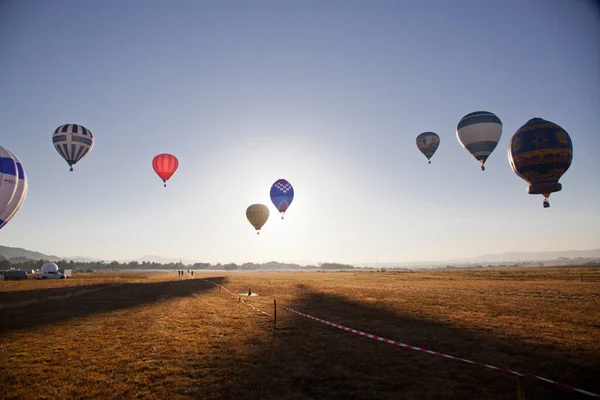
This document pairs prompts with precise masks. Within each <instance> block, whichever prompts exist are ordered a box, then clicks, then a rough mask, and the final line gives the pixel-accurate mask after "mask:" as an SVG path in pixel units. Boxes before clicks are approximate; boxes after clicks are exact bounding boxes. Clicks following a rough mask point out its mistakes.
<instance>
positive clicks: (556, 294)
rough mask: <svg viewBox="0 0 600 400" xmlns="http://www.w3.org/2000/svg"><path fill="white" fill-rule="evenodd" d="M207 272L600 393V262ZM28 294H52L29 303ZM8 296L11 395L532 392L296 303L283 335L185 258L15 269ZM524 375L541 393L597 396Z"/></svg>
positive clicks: (409, 339)
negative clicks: (161, 269) (28, 272)
mask: <svg viewBox="0 0 600 400" xmlns="http://www.w3.org/2000/svg"><path fill="white" fill-rule="evenodd" d="M582 271H584V276H585V281H584V282H579V274H580V273H581V272H582ZM195 275H196V277H197V278H199V277H208V278H210V279H213V280H215V281H216V282H219V283H222V284H223V285H224V286H225V287H227V288H228V289H229V290H231V291H232V292H234V293H240V294H241V293H245V292H247V290H248V288H251V289H252V291H253V293H257V294H258V296H256V297H250V298H247V297H246V298H244V300H245V301H247V302H248V303H251V304H253V305H255V306H257V307H259V308H260V309H262V310H264V311H266V312H268V313H272V311H273V299H274V298H275V299H277V302H278V304H285V305H287V306H289V307H292V308H294V309H296V310H298V311H301V312H306V313H308V314H312V315H314V316H317V317H320V318H323V319H326V320H330V321H333V322H337V323H340V324H342V325H346V326H350V327H352V328H356V329H360V330H364V331H366V332H369V333H373V334H377V335H381V336H384V337H387V338H390V339H395V340H398V341H401V342H404V343H408V344H411V345H415V346H421V347H424V348H427V349H431V350H436V351H440V352H445V353H448V354H452V355H457V356H461V357H464V358H467V359H471V360H474V361H480V362H484V363H489V364H492V365H496V366H499V367H506V368H512V369H516V370H518V371H524V372H532V373H536V374H539V375H541V376H544V377H547V378H550V379H556V380H558V381H561V382H564V383H567V384H572V385H575V386H579V387H582V388H584V389H588V390H591V391H593V392H596V393H597V392H600V380H599V379H598V376H600V329H599V328H600V314H599V311H598V310H600V270H598V269H576V268H573V269H567V268H563V269H561V268H538V269H535V268H531V269H484V270H465V271H443V272H415V273H374V272H331V273H240V272H236V273H228V274H227V276H225V275H223V273H221V274H219V273H203V272H200V271H196V272H195ZM186 278H189V276H187V277H186ZM94 280H96V281H94ZM6 284H9V285H11V286H10V287H9V286H6ZM13 284H18V285H22V286H20V288H17V289H15V287H16V285H15V286H12V285H13ZM115 284H119V285H118V286H117V285H115ZM40 285H43V286H40ZM61 285H62V286H61ZM67 286H68V287H67ZM82 286H83V287H84V288H89V287H93V288H95V289H98V290H95V291H91V292H84V293H80V292H81V290H82ZM56 291H59V292H56ZM44 292H46V293H47V295H46V297H44ZM75 292H77V293H79V294H78V295H76V296H73V295H71V294H72V293H75ZM27 293H29V294H30V295H35V297H36V298H37V299H38V300H37V301H36V302H35V303H32V304H29V305H27V306H21V307H15V306H14V305H15V304H16V302H22V301H23V300H24V299H25V298H26V295H27ZM56 293H59V294H60V295H61V296H62V297H60V296H56ZM48 296H51V297H50V298H51V299H52V300H44V298H48ZM0 300H1V302H0V304H3V305H7V304H12V305H13V307H4V309H0V339H1V344H0V374H1V378H0V379H1V381H0V382H1V384H0V398H2V399H13V398H24V399H57V398H86V399H87V398H111V399H113V398H122V399H130V398H154V399H156V398H160V399H166V398H169V399H171V398H173V399H179V398H181V399H191V398H194V399H195V398H197V399H220V398H237V397H244V398H246V399H326V398H335V399H403V398H406V399H413V398H414V399H429V398H436V399H456V398H461V399H462V398H469V399H514V398H515V397H516V390H515V389H516V379H515V378H514V377H512V376H508V375H506V374H503V373H500V372H496V371H492V370H484V369H481V368H479V367H476V366H473V365H468V364H464V363H460V362H456V361H453V360H448V359H445V358H441V357H436V356H432V355H428V354H423V353H419V352H415V351H411V350H406V349H402V348H398V347H394V346H391V345H389V344H385V343H380V342H376V341H373V340H369V339H366V338H363V337H359V336H356V335H353V334H350V333H347V332H343V331H340V330H338V329H335V328H332V327H328V326H326V325H323V324H320V323H318V322H315V321H312V320H308V319H304V318H301V317H299V316H295V315H293V314H290V313H288V312H286V311H284V310H283V309H281V308H279V309H278V312H277V315H278V330H277V333H276V335H273V334H272V331H271V328H272V321H271V319H270V318H269V317H267V316H264V315H262V314H260V313H258V312H256V311H254V310H252V309H251V308H250V307H247V306H246V305H244V304H243V303H239V302H238V301H237V299H236V298H234V297H233V296H231V295H230V294H228V293H226V292H225V291H222V292H220V291H219V288H218V287H216V286H214V285H213V284H211V283H209V282H207V281H204V280H201V279H179V278H178V277H177V274H176V273H137V274H136V273H102V274H97V275H96V276H90V277H85V278H84V277H81V276H80V277H77V276H76V277H74V278H73V279H72V280H69V279H67V280H65V281H47V282H41V281H26V282H0ZM523 384H524V390H525V394H526V396H527V398H533V399H538V398H544V399H546V398H548V399H563V398H564V399H567V398H586V396H583V395H580V394H577V393H573V392H569V391H566V390H563V389H557V388H554V387H553V386H551V385H548V384H546V383H543V382H540V381H536V380H531V379H526V380H525V381H524V382H523Z"/></svg>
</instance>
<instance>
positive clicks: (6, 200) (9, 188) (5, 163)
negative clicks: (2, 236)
mask: <svg viewBox="0 0 600 400" xmlns="http://www.w3.org/2000/svg"><path fill="white" fill-rule="evenodd" d="M26 197H27V176H26V174H25V170H24V169H23V166H22V165H21V161H19V159H18V158H17V156H15V155H14V154H13V153H11V152H10V151H8V150H7V149H5V148H3V147H0V229H1V228H2V227H3V226H4V225H6V223H7V222H8V221H10V219H11V218H12V217H14V216H15V215H16V213H17V212H18V211H19V209H20V208H21V206H22V205H23V202H24V201H25V198H26Z"/></svg>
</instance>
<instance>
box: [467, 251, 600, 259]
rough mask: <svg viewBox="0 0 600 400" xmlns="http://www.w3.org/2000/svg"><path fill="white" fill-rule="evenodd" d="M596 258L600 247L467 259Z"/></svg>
mask: <svg viewBox="0 0 600 400" xmlns="http://www.w3.org/2000/svg"><path fill="white" fill-rule="evenodd" d="M561 257H565V258H578V257H583V258H597V257H600V249H594V250H568V251H539V252H514V253H502V254H486V255H483V256H477V257H473V258H469V259H467V260H468V261H471V262H508V261H545V260H554V259H556V258H561Z"/></svg>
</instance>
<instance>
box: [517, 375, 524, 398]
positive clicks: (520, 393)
mask: <svg viewBox="0 0 600 400" xmlns="http://www.w3.org/2000/svg"><path fill="white" fill-rule="evenodd" d="M522 379H523V377H521V376H517V400H525V391H524V390H523V386H522V384H521V383H522Z"/></svg>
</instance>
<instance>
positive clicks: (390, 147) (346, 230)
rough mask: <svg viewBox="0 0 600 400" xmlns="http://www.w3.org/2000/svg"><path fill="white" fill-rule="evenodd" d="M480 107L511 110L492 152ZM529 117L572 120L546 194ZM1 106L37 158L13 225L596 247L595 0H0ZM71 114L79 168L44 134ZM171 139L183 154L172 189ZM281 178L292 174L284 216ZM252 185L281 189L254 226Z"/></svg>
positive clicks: (273, 239) (256, 250)
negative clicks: (469, 138) (527, 171)
mask: <svg viewBox="0 0 600 400" xmlns="http://www.w3.org/2000/svg"><path fill="white" fill-rule="evenodd" d="M477 110H486V111H492V112H494V113H495V114H496V115H498V117H500V119H501V120H502V122H503V125H504V130H503V134H502V138H501V141H500V143H499V145H498V147H497V148H496V150H495V151H494V152H493V153H492V155H491V156H490V158H489V159H488V161H487V163H486V167H487V170H486V171H485V172H481V171H480V169H479V164H478V162H477V160H475V159H474V158H473V157H472V156H471V155H470V154H469V153H468V152H467V151H466V150H465V149H463V148H462V147H461V146H460V144H459V142H458V140H457V138H456V125H457V123H458V121H459V120H460V119H461V118H462V117H463V116H464V115H465V114H468V113H470V112H472V111H477ZM533 117H541V118H544V119H547V120H550V121H552V122H555V123H557V124H559V125H561V126H562V127H563V128H564V129H566V130H567V132H568V133H569V134H570V136H571V138H572V140H573V147H574V159H573V164H572V166H571V168H570V169H569V170H568V171H567V173H566V174H565V175H563V177H562V179H561V181H560V182H561V183H562V184H563V190H562V191H561V192H558V193H554V194H552V196H551V197H550V203H551V207H550V208H548V209H544V208H542V200H543V197H542V196H539V195H538V196H533V195H528V194H527V190H526V189H527V184H526V182H525V181H524V180H522V179H521V178H519V177H518V176H517V175H515V174H514V173H513V172H512V170H511V168H510V165H509V162H508V157H507V147H508V143H509V139H510V137H511V136H512V134H513V133H514V132H515V131H516V130H517V129H518V128H519V127H520V126H521V125H523V124H524V123H525V122H527V121H528V120H529V119H530V118H533ZM0 121H1V129H0V146H3V147H5V148H7V149H9V150H11V151H12V152H14V153H15V154H16V155H17V156H18V157H19V158H20V159H21V161H22V162H23V165H24V167H25V170H26V172H27V174H28V178H29V194H28V196H27V199H26V201H25V203H24V205H23V207H22V209H21V210H20V212H19V213H18V214H17V215H16V217H14V218H13V219H12V220H11V221H10V222H9V223H8V224H7V225H6V226H5V227H4V228H3V229H2V230H0V244H2V245H6V246H16V247H25V248H27V249H30V250H36V251H41V252H44V253H47V254H54V255H59V256H88V257H98V258H103V259H105V260H111V259H128V258H137V257H140V256H144V255H149V254H154V255H161V256H166V257H183V258H184V259H193V260H198V261H206V262H213V263H216V262H222V263H225V262H243V261H254V262H265V261H270V260H277V261H287V262H295V261H300V262H325V261H337V262H349V263H360V262H372V261H375V260H378V261H379V262H384V261H386V262H396V261H398V262H401V261H422V260H447V259H453V258H456V257H466V256H475V255H479V254H487V253H501V252H506V251H545V250H572V249H590V248H598V247H600V211H599V210H600V178H598V175H599V173H600V157H599V154H600V130H599V128H600V12H599V8H598V7H597V6H596V5H594V2H592V1H584V0H527V1H524V0H504V1H481V0H472V1H465V0H452V1H447V0H437V1H433V0H394V1H380V0H369V1H364V0H361V1H354V0H335V1H334V0H325V1H322V0H297V1H280V0H276V1H275V0H273V1H266V0H257V1H230V0H222V1H201V0H197V1H192V0H189V1H181V0H173V1H167V0H164V1H156V0H127V1H122V0H105V1H79V0H56V1H42V0H27V1H16V0H4V1H0ZM67 123H76V124H81V125H83V126H85V127H86V128H88V129H90V130H91V131H92V132H93V133H94V135H95V137H96V144H95V146H94V148H93V150H92V151H91V153H89V154H88V155H87V156H86V157H85V158H84V159H83V160H81V161H80V162H79V163H78V164H77V165H76V166H75V171H74V172H69V168H68V166H67V163H66V162H65V161H64V160H63V159H62V158H61V157H60V155H59V154H58V152H57V151H56V150H55V149H54V147H53V145H52V140H51V137H52V133H53V132H54V130H55V129H56V127H58V126H59V125H62V124H67ZM424 131H434V132H436V133H438V134H439V135H440V138H441V144H440V147H439V149H438V151H437V153H436V154H435V155H434V157H433V158H432V164H431V165H428V164H427V160H426V158H425V157H424V156H423V155H422V154H421V153H420V152H419V151H418V150H417V148H416V146H415V138H416V136H417V135H418V134H419V133H421V132H424ZM163 152H168V153H172V154H174V155H175V156H177V157H178V159H179V162H180V166H179V170H178V171H177V172H176V174H175V175H174V176H173V178H171V180H170V181H169V182H168V183H167V188H166V189H165V188H163V185H162V181H161V180H160V179H159V178H158V176H156V175H155V173H154V171H153V170H152V167H151V162H152V158H153V157H154V156H155V155H156V154H159V153H163ZM278 178H285V179H287V180H289V181H290V182H291V183H292V185H293V186H294V189H295V199H294V201H293V203H292V205H291V206H290V208H289V210H288V212H287V214H286V219H285V220H283V221H282V220H280V219H279V216H278V214H277V212H276V210H275V208H274V206H273V205H272V204H271V202H270V198H269V189H270V186H271V184H272V183H273V182H274V181H275V180H276V179H278ZM252 203H264V204H266V205H268V206H269V207H270V210H271V217H270V219H269V221H268V222H267V223H266V225H265V226H264V227H263V229H262V232H261V234H260V235H259V236H257V235H256V234H255V231H254V228H253V227H252V226H251V225H250V224H249V222H248V221H247V220H246V216H245V210H246V207H247V206H248V205H250V204H252Z"/></svg>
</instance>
